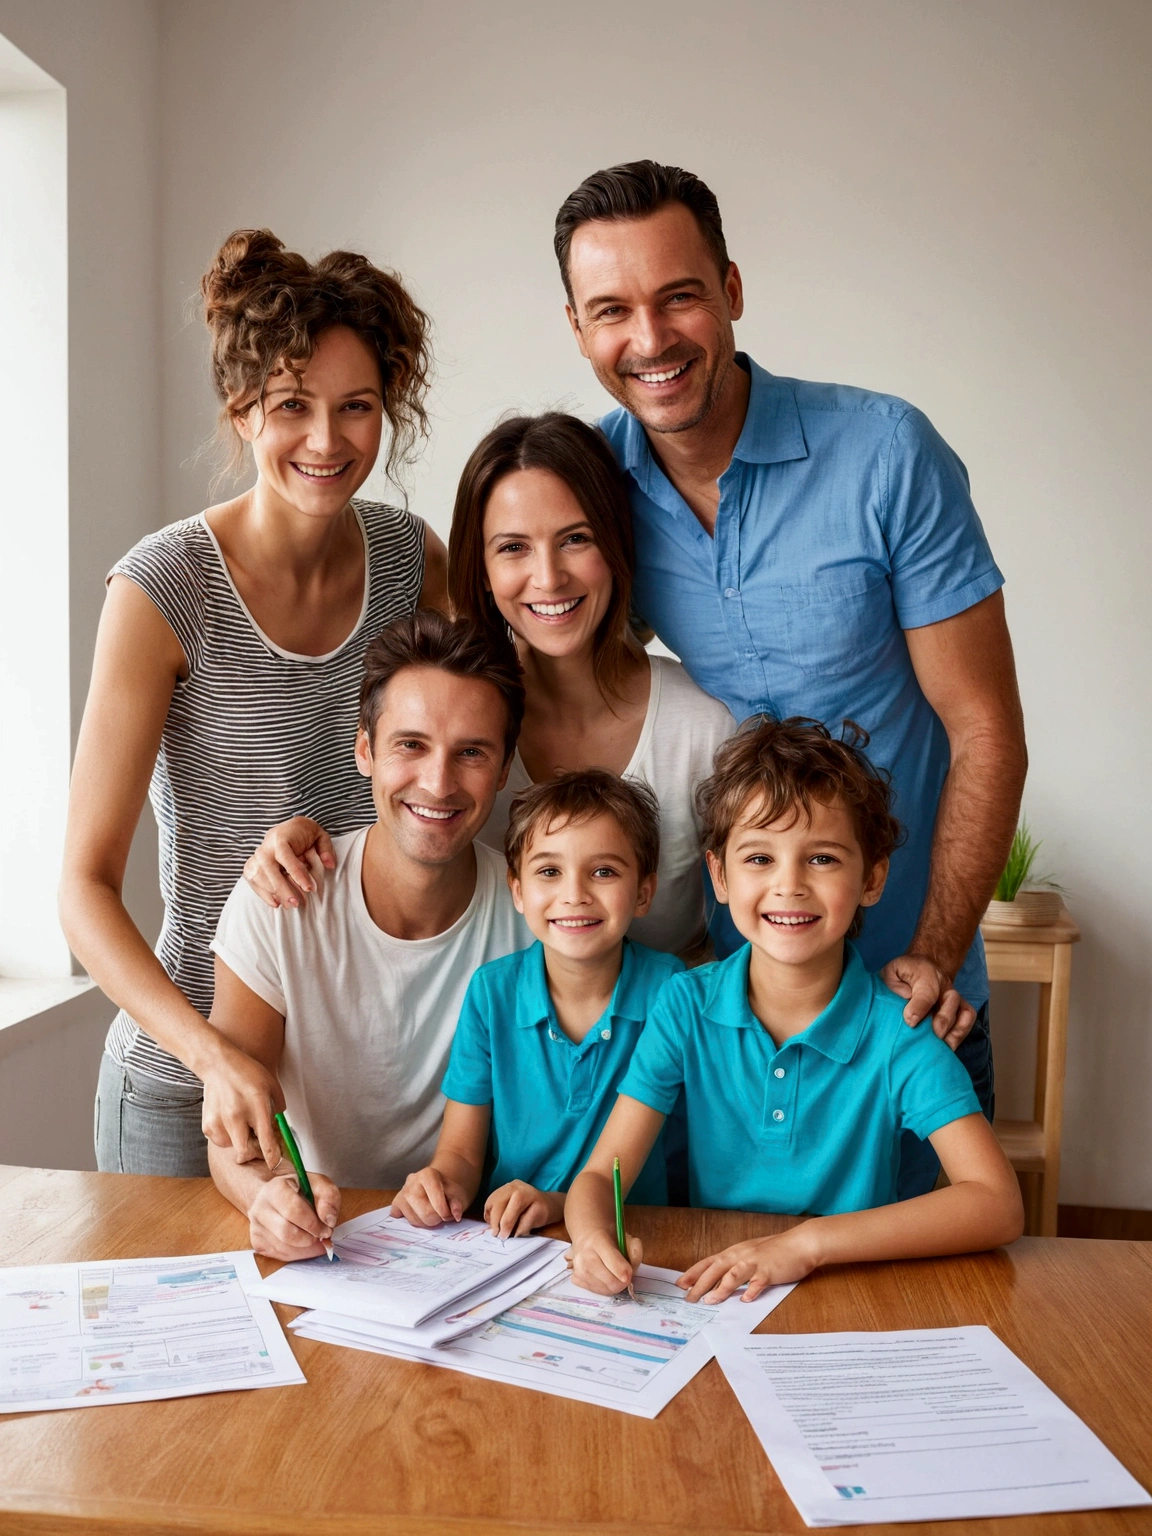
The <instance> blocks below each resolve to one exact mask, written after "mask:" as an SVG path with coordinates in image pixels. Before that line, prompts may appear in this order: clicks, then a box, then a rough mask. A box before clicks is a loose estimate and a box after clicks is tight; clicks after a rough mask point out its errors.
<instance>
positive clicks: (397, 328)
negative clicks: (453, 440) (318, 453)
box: [200, 229, 432, 475]
mask: <svg viewBox="0 0 1152 1536" xmlns="http://www.w3.org/2000/svg"><path fill="white" fill-rule="evenodd" d="M200 293H201V295H202V297H203V300H204V319H205V321H206V322H207V325H208V329H209V331H210V332H211V335H212V383H213V385H214V387H215V390H216V393H217V395H218V396H219V399H220V402H221V411H220V423H221V426H222V428H225V429H226V428H228V427H230V426H231V424H232V423H233V422H234V421H235V419H236V418H237V417H239V416H244V415H246V414H247V412H249V411H250V410H252V409H253V407H255V406H259V404H260V402H261V401H262V400H263V398H264V391H265V388H266V387H267V383H268V379H269V377H270V376H271V375H272V374H274V373H276V372H278V371H279V370H280V369H282V368H286V369H287V370H288V372H290V373H291V374H292V375H293V377H294V378H295V379H296V381H297V383H299V382H300V378H301V375H302V372H303V369H304V367H305V365H306V364H307V362H308V360H309V358H310V357H311V356H312V352H313V349H314V348H315V345H316V341H317V338H318V337H319V336H321V335H322V334H323V332H325V331H327V330H329V329H331V327H332V326H334V325H345V326H347V327H348V329H349V330H351V331H354V332H355V333H356V335H357V336H359V337H360V338H361V340H362V341H364V342H365V343H366V344H367V345H368V347H369V348H370V349H371V350H372V352H373V353H374V354H375V356H376V360H377V362H378V363H379V366H380V379H381V393H382V395H383V397H384V415H385V417H386V418H387V421H388V424H389V426H390V427H391V429H392V438H391V442H390V443H389V445H388V456H387V459H386V461H385V467H386V469H387V472H388V474H389V475H392V474H393V473H394V471H395V470H396V469H397V468H399V467H400V466H401V465H403V464H406V463H409V462H410V461H411V459H412V457H413V455H414V452H415V449H416V446H417V444H418V442H419V440H420V439H421V438H423V437H426V436H427V435H428V417H427V414H426V412H425V409H424V397H425V395H426V393H427V389H428V383H429V377H430V374H431V367H432V358H431V353H430V351H429V345H428V331H429V320H428V316H427V315H426V314H425V313H424V312H423V310H421V309H420V308H419V307H418V306H417V305H416V304H415V303H414V302H413V300H412V298H411V296H410V295H409V294H408V292H407V291H406V290H405V288H404V285H403V284H402V283H401V282H400V280H399V278H398V277H396V276H395V275H394V274H393V273H391V272H385V271H383V270H382V269H381V268H380V267H377V266H373V264H372V263H371V262H370V261H369V260H368V258H367V257H366V256H358V255H356V254H355V252H353V251H330V252H329V254H328V255H327V256H322V257H321V258H320V260H319V261H315V262H310V261H309V260H308V259H307V258H306V257H304V256H300V255H298V254H297V253H296V252H295V251H289V250H286V249H285V246H284V242H283V241H282V240H278V239H277V238H276V236H275V235H274V234H273V233H272V231H271V230H269V229H237V230H235V231H234V232H233V233H232V234H230V235H229V236H228V238H227V240H225V242H224V244H223V245H222V246H221V247H220V249H219V251H218V252H217V253H216V257H215V260H214V261H213V262H212V265H211V266H210V267H209V268H208V270H207V272H205V274H204V276H203V278H202V279H201V281H200ZM228 435H229V437H230V438H231V439H232V442H233V446H234V450H235V454H236V457H237V458H239V456H240V454H241V453H242V452H243V444H242V443H241V442H240V440H239V439H238V438H237V437H236V435H235V434H234V433H229V434H228Z"/></svg>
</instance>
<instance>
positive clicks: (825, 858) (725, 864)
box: [708, 801, 888, 965]
mask: <svg viewBox="0 0 1152 1536" xmlns="http://www.w3.org/2000/svg"><path fill="white" fill-rule="evenodd" d="M797 811H798V813H797V814H796V815H795V816H794V817H791V818H789V817H783V818H781V819H780V820H778V821H774V822H772V823H771V824H770V825H768V826H766V827H758V826H755V825H754V824H753V823H754V822H755V820H756V819H757V818H756V805H755V803H749V805H747V806H746V807H745V808H744V812H743V814H742V815H741V817H740V818H739V819H738V820H737V822H736V824H735V825H734V826H733V828H732V831H731V833H730V834H729V836H728V841H727V842H726V844H725V845H724V854H723V858H722V859H718V858H717V857H716V855H715V854H714V853H712V852H709V854H708V869H709V872H710V873H711V875H712V881H713V884H714V885H715V887H716V894H717V896H718V897H719V898H720V900H721V901H726V902H727V903H728V906H729V908H730V910H731V913H732V921H733V922H734V923H735V925H736V927H737V928H738V929H739V931H740V932H741V933H742V934H743V936H744V937H745V938H746V939H748V940H750V941H751V943H752V944H753V945H754V946H755V947H756V948H757V949H759V950H761V951H762V952H763V953H764V954H765V955H767V956H769V957H770V958H771V959H772V960H774V961H776V962H777V963H779V964H784V965H804V964H806V963H808V962H810V961H812V960H815V959H817V958H819V957H820V956H822V955H825V954H827V952H828V951H829V950H830V949H831V948H832V947H833V946H834V945H837V944H839V943H840V941H841V940H842V939H843V938H844V936H845V935H846V934H847V932H848V930H849V929H850V928H851V926H852V922H853V919H854V918H855V916H856V909H857V907H861V906H864V907H870V906H872V905H874V904H875V903H876V902H877V901H879V900H880V896H881V893H882V892H883V890H884V881H885V879H886V877H887V874H888V860H887V859H882V860H881V861H880V862H879V863H877V864H875V865H874V866H873V867H872V868H871V869H870V870H866V869H865V867H864V855H863V853H862V852H861V850H860V844H859V842H858V840H857V837H856V829H855V826H854V825H853V821H852V816H851V814H850V813H849V811H848V809H847V807H846V806H845V805H844V804H843V803H842V802H840V801H836V802H834V803H832V804H822V803H821V802H819V801H817V802H815V803H814V804H813V807H812V817H811V820H809V819H808V818H807V817H806V816H805V815H804V812H803V810H802V809H800V808H797Z"/></svg>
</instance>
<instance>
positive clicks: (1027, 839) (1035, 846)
mask: <svg viewBox="0 0 1152 1536" xmlns="http://www.w3.org/2000/svg"><path fill="white" fill-rule="evenodd" d="M1042 847H1043V841H1042V839H1040V838H1035V837H1033V836H1032V833H1031V832H1030V830H1029V828H1028V823H1027V821H1025V820H1024V819H1023V818H1021V821H1020V825H1019V826H1018V827H1017V828H1016V834H1015V836H1014V837H1013V839H1012V847H1011V848H1010V849H1009V850H1008V862H1007V864H1005V866H1004V873H1003V874H1002V875H1001V876H1000V878H999V880H997V882H996V891H995V897H996V900H997V901H1015V900H1016V897H1017V895H1018V893H1019V892H1020V890H1021V888H1022V887H1023V886H1024V885H1027V884H1032V885H1044V886H1048V887H1049V888H1050V889H1052V890H1059V889H1060V887H1059V886H1058V885H1057V884H1056V882H1055V881H1054V880H1053V879H1052V877H1051V875H1035V874H1033V870H1034V869H1035V868H1036V858H1037V855H1038V854H1039V852H1040V849H1041V848H1042Z"/></svg>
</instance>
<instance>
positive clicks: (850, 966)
mask: <svg viewBox="0 0 1152 1536" xmlns="http://www.w3.org/2000/svg"><path fill="white" fill-rule="evenodd" d="M751 958H752V946H751V944H745V945H744V947H743V949H739V950H737V951H736V953H735V954H734V955H733V956H731V958H730V959H728V960H725V961H722V962H721V964H719V965H718V966H717V967H716V970H715V973H714V976H713V985H712V987H711V989H710V991H709V993H708V997H707V1000H706V1002H705V1005H704V1014H705V1017H707V1018H708V1019H710V1020H711V1021H712V1022H713V1023H714V1024H727V1025H729V1026H730V1027H734V1028H736V1029H748V1028H751V1029H758V1030H761V1031H763V1032H764V1033H765V1034H767V1031H766V1030H764V1026H763V1025H762V1024H761V1023H760V1021H759V1019H758V1018H757V1017H756V1015H755V1014H754V1013H753V1012H752V1009H751V1007H750V1006H749V1003H748V964H749V961H750V960H751ZM871 1007H872V977H871V976H870V975H869V973H868V972H867V971H866V970H865V969H864V962H863V961H862V960H861V958H860V956H859V954H858V953H857V951H856V947H855V945H853V944H847V943H846V944H845V945H844V974H843V975H842V976H841V978H840V985H839V986H838V987H837V988H836V993H835V996H834V997H833V998H832V1001H831V1002H830V1003H829V1004H828V1006H827V1008H825V1009H824V1011H823V1013H819V1014H817V1016H816V1017H815V1018H814V1019H813V1020H812V1022H811V1024H809V1026H808V1028H807V1029H805V1030H802V1031H801V1033H800V1034H798V1035H793V1036H792V1038H791V1039H790V1040H786V1041H785V1042H784V1044H783V1045H782V1046H780V1047H778V1049H780V1050H785V1049H786V1048H787V1047H788V1046H790V1045H808V1046H811V1047H812V1049H813V1050H815V1051H819V1052H820V1054H821V1056H826V1057H827V1058H828V1059H829V1061H836V1062H840V1063H841V1064H844V1063H846V1062H849V1061H851V1060H852V1058H853V1056H854V1055H855V1054H856V1051H857V1048H858V1047H859V1045H860V1039H861V1036H862V1035H863V1033H864V1030H865V1028H866V1026H867V1023H868V1015H869V1013H870V1011H871Z"/></svg>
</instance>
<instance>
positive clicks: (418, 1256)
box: [250, 1210, 567, 1328]
mask: <svg viewBox="0 0 1152 1536" xmlns="http://www.w3.org/2000/svg"><path fill="white" fill-rule="evenodd" d="M332 1246H333V1247H334V1248H335V1250H336V1253H337V1255H338V1256H339V1259H340V1263H339V1264H330V1263H329V1262H328V1260H327V1259H303V1260H300V1261H299V1262H297V1263H295V1264H285V1265H284V1267H283V1268H282V1269H278V1270H277V1271H276V1272H275V1274H272V1275H269V1277H268V1278H267V1280H261V1281H258V1282H257V1283H256V1284H255V1285H254V1286H252V1287H251V1288H250V1294H251V1295H255V1296H266V1297H268V1298H270V1299H271V1300H272V1301H283V1302H287V1303H289V1305H291V1306H294V1307H317V1308H319V1309H320V1310H321V1311H324V1312H336V1313H339V1314H340V1315H341V1316H343V1317H358V1318H362V1319H363V1320H364V1321H366V1322H375V1323H385V1324H391V1325H392V1326H394V1327H399V1328H415V1327H416V1326H417V1325H418V1324H420V1323H422V1322H424V1321H425V1320H426V1319H427V1318H430V1317H432V1316H433V1315H434V1314H436V1313H439V1312H443V1311H444V1310H445V1308H448V1307H452V1306H455V1305H457V1304H459V1305H464V1304H465V1303H466V1302H467V1300H468V1299H469V1298H471V1297H472V1296H473V1294H474V1293H478V1292H481V1291H482V1290H484V1288H485V1287H487V1286H489V1285H490V1284H491V1283H492V1282H494V1281H497V1280H499V1281H502V1282H507V1284H511V1283H512V1281H513V1279H514V1278H515V1277H516V1275H517V1274H520V1273H524V1272H526V1271H529V1270H531V1269H532V1268H534V1267H538V1266H539V1263H540V1262H541V1261H542V1260H543V1259H544V1257H545V1256H547V1257H549V1258H551V1257H553V1256H554V1255H555V1254H556V1253H559V1252H563V1251H564V1249H565V1248H566V1247H567V1244H565V1243H559V1242H556V1241H555V1239H553V1238H547V1237H510V1238H508V1240H507V1241H502V1240H501V1239H500V1238H498V1237H493V1236H492V1233H491V1232H490V1231H489V1230H488V1227H487V1225H486V1224H485V1223H484V1222H482V1221H472V1220H470V1219H469V1218H467V1217H466V1218H465V1219H464V1220H463V1221H458V1222H446V1223H445V1224H444V1226H442V1227H433V1228H431V1229H429V1230H425V1229H423V1228H420V1227H414V1226H412V1225H411V1223H410V1222H409V1221H407V1220H406V1218H405V1217H403V1216H395V1217H394V1216H390V1215H389V1214H388V1212H387V1211H386V1210H379V1211H369V1212H368V1213H367V1214H366V1215H364V1216H357V1217H355V1218H354V1219H353V1220H352V1221H346V1222H344V1223H343V1224H342V1225H341V1226H339V1227H337V1228H336V1231H335V1232H334V1233H333V1234H332Z"/></svg>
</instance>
